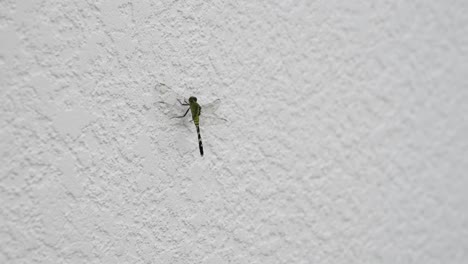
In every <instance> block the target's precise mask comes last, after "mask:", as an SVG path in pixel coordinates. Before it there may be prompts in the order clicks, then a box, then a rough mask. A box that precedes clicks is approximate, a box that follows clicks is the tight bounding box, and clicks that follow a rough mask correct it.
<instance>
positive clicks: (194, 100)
mask: <svg viewBox="0 0 468 264" xmlns="http://www.w3.org/2000/svg"><path fill="white" fill-rule="evenodd" d="M188 100H189V102H190V103H194V102H196V101H197V98H196V97H195V96H190V98H189V99H188Z"/></svg>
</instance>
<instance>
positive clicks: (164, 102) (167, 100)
mask: <svg viewBox="0 0 468 264" xmlns="http://www.w3.org/2000/svg"><path fill="white" fill-rule="evenodd" d="M155 89H156V90H157V91H156V93H157V94H158V97H159V98H158V101H157V104H158V111H160V112H161V113H163V114H165V115H166V116H168V117H170V118H175V117H177V116H181V115H183V114H184V113H185V111H187V109H188V108H189V106H187V105H182V103H185V102H186V99H185V98H184V97H183V96H181V95H179V94H178V93H176V92H174V91H173V90H172V89H170V88H169V87H168V86H167V85H165V84H163V83H159V84H157V85H156V86H155Z"/></svg>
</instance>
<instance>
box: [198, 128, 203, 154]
mask: <svg viewBox="0 0 468 264" xmlns="http://www.w3.org/2000/svg"><path fill="white" fill-rule="evenodd" d="M197 134H198V148H199V149H200V155H202V156H203V142H202V140H201V135H200V126H198V125H197Z"/></svg>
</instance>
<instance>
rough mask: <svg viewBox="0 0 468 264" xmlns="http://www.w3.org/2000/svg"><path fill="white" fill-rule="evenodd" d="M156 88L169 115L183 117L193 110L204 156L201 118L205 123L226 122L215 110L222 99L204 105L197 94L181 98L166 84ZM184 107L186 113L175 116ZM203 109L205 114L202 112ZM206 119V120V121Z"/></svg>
mask: <svg viewBox="0 0 468 264" xmlns="http://www.w3.org/2000/svg"><path fill="white" fill-rule="evenodd" d="M156 89H157V90H158V92H159V93H160V94H161V99H162V101H160V103H162V104H164V105H166V106H167V107H166V109H165V110H166V111H165V112H164V113H165V114H166V115H169V116H170V118H171V119H175V118H178V119H181V118H184V117H186V116H187V114H188V112H189V111H190V112H191V117H192V118H191V121H192V122H193V124H194V125H195V128H196V130H197V136H198V149H199V150H200V155H201V156H202V157H203V155H204V150H203V142H202V138H201V133H200V120H202V121H201V123H202V124H203V125H215V124H220V123H226V122H227V120H226V119H225V118H222V117H220V116H218V115H217V114H216V113H215V111H216V110H217V109H218V108H219V106H220V104H221V100H220V99H216V100H214V101H213V102H211V103H208V104H203V105H202V106H201V105H200V104H199V103H198V99H197V97H195V96H190V97H189V98H188V101H187V99H183V100H181V98H183V97H181V96H180V95H178V94H177V93H175V92H174V91H173V90H172V89H170V88H169V87H167V86H166V85H165V84H163V83H160V84H159V85H158V86H157V87H156ZM182 109H184V111H185V113H184V114H183V115H179V116H174V115H173V114H174V111H179V110H182ZM202 109H203V114H202ZM204 121H206V122H204Z"/></svg>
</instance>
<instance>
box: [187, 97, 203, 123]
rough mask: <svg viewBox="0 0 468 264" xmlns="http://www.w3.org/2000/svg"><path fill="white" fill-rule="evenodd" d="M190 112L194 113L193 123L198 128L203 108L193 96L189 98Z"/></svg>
mask: <svg viewBox="0 0 468 264" xmlns="http://www.w3.org/2000/svg"><path fill="white" fill-rule="evenodd" d="M189 104H190V112H192V119H193V123H194V124H195V125H196V126H198V125H199V124H200V119H199V116H200V114H201V106H200V105H199V104H198V103H197V98H196V97H193V96H191V97H190V98H189Z"/></svg>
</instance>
